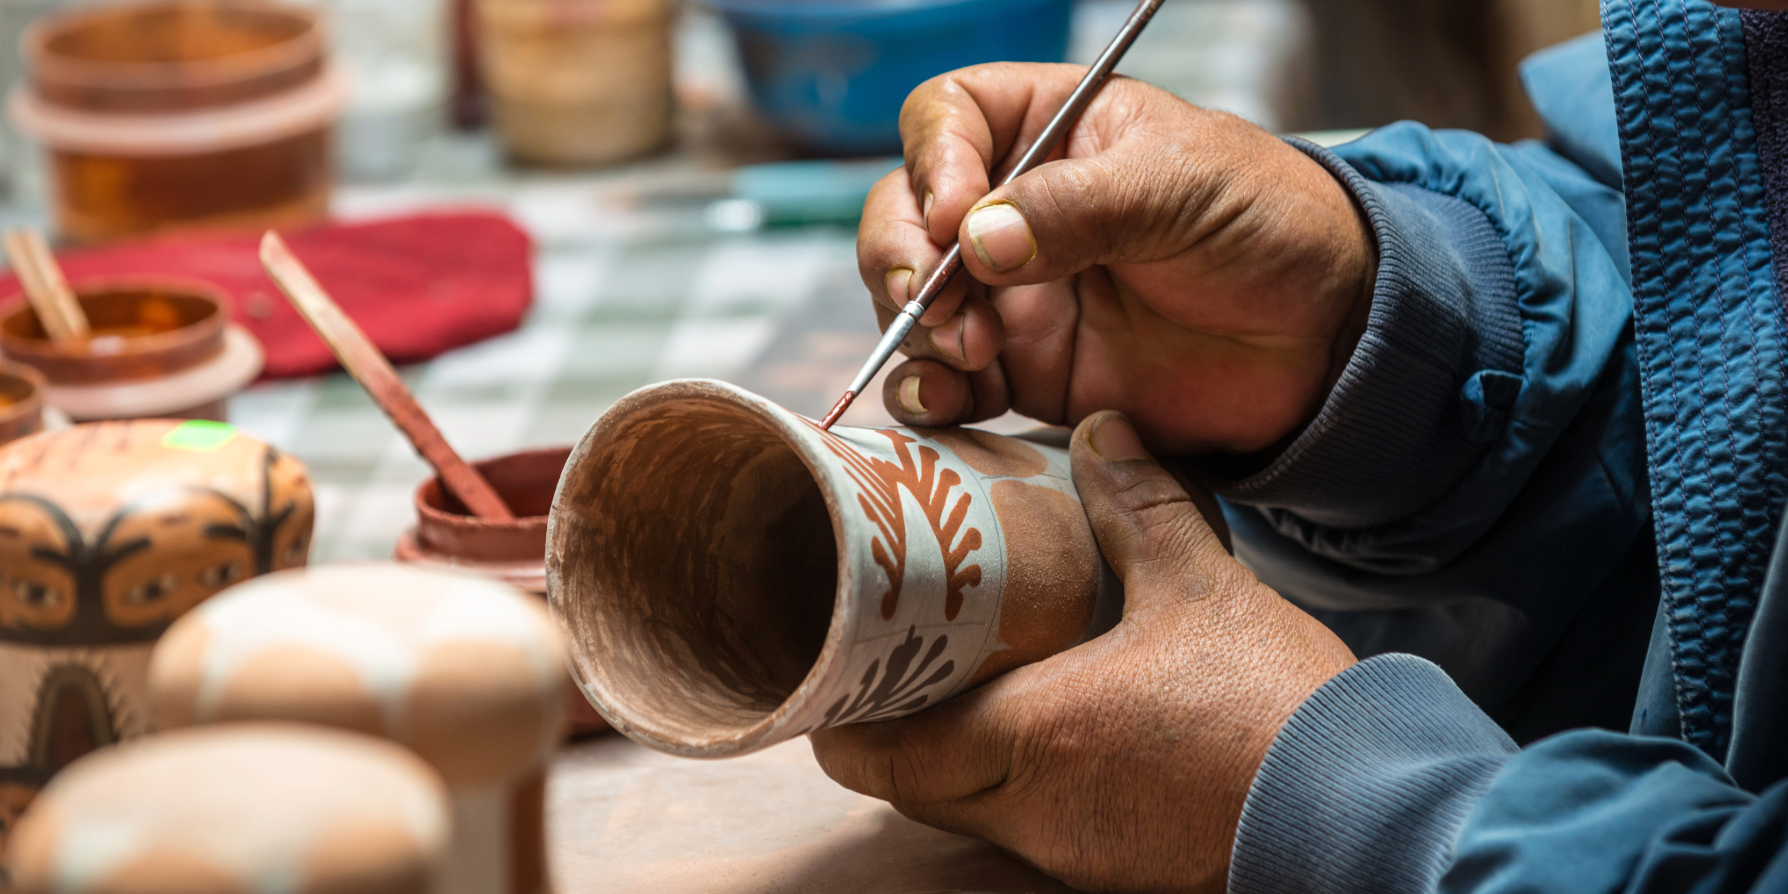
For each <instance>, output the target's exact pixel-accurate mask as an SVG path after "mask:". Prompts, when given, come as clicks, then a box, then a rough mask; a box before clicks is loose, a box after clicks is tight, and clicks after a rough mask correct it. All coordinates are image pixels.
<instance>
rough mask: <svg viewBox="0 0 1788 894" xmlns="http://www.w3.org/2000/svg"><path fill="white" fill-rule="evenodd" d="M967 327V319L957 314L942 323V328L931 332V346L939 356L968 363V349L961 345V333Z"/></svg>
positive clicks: (936, 328)
mask: <svg viewBox="0 0 1788 894" xmlns="http://www.w3.org/2000/svg"><path fill="white" fill-rule="evenodd" d="M967 326H968V317H967V316H966V315H963V314H957V315H956V316H954V317H951V318H950V319H949V320H947V321H945V322H944V325H942V326H936V327H933V328H932V330H931V346H932V347H933V348H935V349H936V350H937V352H938V353H939V354H942V355H944V356H945V357H948V358H950V359H951V360H956V361H959V362H963V363H966V362H968V348H967V347H965V346H964V345H963V343H962V331H963V329H965V328H967Z"/></svg>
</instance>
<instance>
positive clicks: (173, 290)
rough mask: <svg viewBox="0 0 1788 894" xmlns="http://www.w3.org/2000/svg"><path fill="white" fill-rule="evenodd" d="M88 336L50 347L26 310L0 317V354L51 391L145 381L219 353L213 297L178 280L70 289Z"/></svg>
mask: <svg viewBox="0 0 1788 894" xmlns="http://www.w3.org/2000/svg"><path fill="white" fill-rule="evenodd" d="M75 296H76V298H78V299H79V300H80V303H81V309H82V310H83V311H85V312H86V313H87V322H88V325H89V326H91V327H92V336H91V337H90V338H88V339H87V340H85V341H81V342H75V343H71V344H60V345H59V344H56V343H55V342H53V341H50V338H49V335H48V334H47V333H45V332H44V328H43V323H42V322H41V321H39V320H38V319H37V312H36V311H34V310H32V309H31V307H30V305H28V304H25V303H23V299H22V297H21V298H16V299H14V300H15V301H18V302H19V303H17V304H16V305H15V306H13V307H12V308H11V310H10V311H9V312H8V313H6V315H5V316H4V317H0V351H4V352H5V353H6V356H7V357H9V358H11V359H13V360H17V361H18V362H20V363H24V364H28V365H30V366H33V367H36V368H37V370H38V371H39V372H42V373H43V374H44V376H45V377H46V378H48V379H49V380H50V382H51V383H53V384H57V385H91V384H95V383H98V382H117V381H123V380H129V379H150V378H155V377H157V376H165V375H167V374H169V373H174V372H179V371H180V370H183V369H190V368H192V367H194V366H198V365H199V364H201V363H203V362H205V361H206V360H210V359H211V358H213V357H216V356H217V355H218V354H221V353H223V349H224V324H225V323H226V322H227V316H226V314H225V313H224V306H223V299H222V296H221V294H220V293H219V292H218V290H217V289H216V288H214V287H212V286H209V285H206V284H204V283H199V282H187V281H179V280H152V279H132V280H122V279H120V280H101V281H93V282H87V283H82V284H81V285H80V287H79V288H77V289H76V290H75Z"/></svg>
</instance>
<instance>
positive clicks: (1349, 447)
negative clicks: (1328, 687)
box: [1206, 123, 1655, 739]
mask: <svg viewBox="0 0 1788 894" xmlns="http://www.w3.org/2000/svg"><path fill="white" fill-rule="evenodd" d="M1302 148H1303V149H1304V151H1305V152H1307V153H1309V154H1310V155H1311V156H1312V157H1313V158H1315V159H1316V160H1317V161H1318V162H1320V163H1322V164H1324V165H1325V166H1326V167H1327V168H1328V169H1329V171H1330V172H1331V173H1332V174H1333V175H1334V176H1335V177H1336V179H1337V181H1338V182H1340V183H1341V184H1343V185H1344V186H1345V187H1346V188H1347V189H1348V190H1350V191H1351V192H1352V193H1353V195H1354V196H1355V198H1356V200H1357V201H1358V203H1359V206H1360V208H1361V209H1362V210H1363V211H1364V213H1365V215H1366V216H1367V217H1368V218H1369V219H1370V221H1371V225H1372V229H1373V232H1374V234H1375V236H1376V238H1377V244H1378V250H1379V259H1380V263H1379V273H1378V279H1377V282H1376V285H1375V291H1374V294H1373V298H1372V307H1371V310H1370V315H1369V320H1368V324H1367V329H1366V332H1365V334H1364V335H1363V337H1362V338H1361V340H1360V342H1359V345H1358V347H1357V348H1356V349H1355V351H1354V354H1353V356H1352V357H1351V358H1350V360H1349V363H1348V364H1347V366H1346V368H1345V370H1344V371H1343V373H1342V375H1341V377H1340V380H1339V381H1338V382H1337V384H1336V385H1335V387H1334V389H1333V390H1332V391H1331V393H1330V394H1329V396H1328V398H1327V400H1326V402H1325V404H1324V406H1323V407H1322V408H1321V409H1320V410H1319V412H1318V415H1317V416H1316V418H1315V419H1314V420H1313V421H1312V422H1311V423H1310V424H1309V425H1308V426H1307V427H1306V428H1305V429H1304V430H1303V431H1302V432H1301V433H1299V434H1298V435H1297V436H1296V437H1295V438H1294V439H1293V440H1292V441H1291V443H1290V444H1289V445H1288V446H1286V447H1285V449H1283V450H1282V451H1281V452H1280V453H1279V454H1278V455H1276V456H1275V457H1273V458H1272V459H1271V460H1270V461H1269V462H1267V463H1266V464H1265V465H1264V467H1262V468H1258V469H1255V470H1252V471H1251V473H1250V472H1248V471H1247V470H1241V471H1238V470H1236V469H1235V467H1234V465H1233V464H1225V463H1212V462H1210V461H1206V468H1207V470H1208V471H1213V472H1215V474H1216V475H1217V476H1218V477H1219V479H1220V482H1219V484H1218V486H1217V487H1216V488H1215V490H1216V491H1217V493H1218V495H1219V496H1220V497H1221V498H1222V499H1223V501H1224V506H1223V508H1224V513H1225V516H1226V518H1227V520H1228V521H1229V527H1230V530H1231V532H1232V534H1233V535H1234V538H1233V539H1234V544H1235V552H1236V556H1237V558H1239V559H1240V560H1241V561H1242V562H1243V563H1244V564H1246V565H1247V566H1248V567H1249V568H1251V569H1253V570H1254V572H1255V573H1256V574H1257V575H1258V576H1259V577H1260V579H1261V580H1262V581H1263V582H1265V583H1266V584H1267V585H1268V586H1271V587H1273V588H1274V589H1275V590H1277V591H1278V592H1280V593H1281V594H1283V595H1285V596H1286V597H1287V598H1289V599H1291V600H1292V601H1293V602H1295V603H1297V604H1298V605H1299V606H1301V607H1303V608H1304V609H1306V610H1308V611H1310V612H1311V613H1312V614H1314V615H1315V616H1316V617H1317V618H1319V619H1320V620H1322V621H1323V622H1324V623H1325V624H1327V625H1329V627H1330V628H1331V629H1333V630H1334V631H1335V632H1336V633H1337V634H1338V635H1340V636H1341V638H1342V639H1343V640H1344V641H1346V642H1347V644H1348V645H1349V646H1350V647H1351V648H1353V649H1354V651H1355V654H1358V655H1360V656H1362V657H1365V656H1370V655H1376V654H1381V653H1386V652H1407V653H1413V654H1416V655H1420V656H1422V657H1424V658H1427V659H1429V660H1431V661H1434V662H1436V663H1438V664H1439V665H1440V666H1441V667H1442V668H1444V669H1445V670H1446V671H1447V673H1448V674H1450V675H1451V676H1452V677H1453V679H1454V680H1455V681H1456V682H1457V683H1458V684H1459V685H1460V686H1461V687H1462V688H1463V689H1464V691H1465V692H1466V694H1467V695H1468V696H1470V697H1471V698H1472V699H1473V700H1474V701H1475V702H1477V704H1479V705H1480V706H1483V707H1485V708H1486V709H1489V710H1492V711H1495V712H1497V716H1498V717H1499V719H1503V720H1505V721H1508V722H1511V723H1512V722H1513V721H1511V720H1510V715H1508V713H1507V712H1509V711H1517V712H1520V711H1525V710H1526V709H1525V708H1521V707H1520V706H1519V705H1518V702H1519V701H1520V698H1521V693H1522V692H1523V691H1524V690H1523V689H1522V687H1524V686H1526V685H1527V684H1528V682H1529V681H1530V680H1531V679H1532V678H1533V675H1534V674H1535V673H1536V672H1537V671H1538V669H1539V668H1541V666H1542V662H1543V661H1545V659H1546V657H1547V656H1548V655H1549V654H1551V653H1552V652H1553V650H1554V648H1555V647H1556V646H1557V644H1558V643H1559V642H1561V638H1563V637H1566V636H1567V635H1568V632H1569V630H1570V629H1571V626H1572V625H1573V624H1575V623H1576V622H1577V619H1578V618H1579V615H1580V609H1581V607H1582V606H1584V605H1586V604H1592V600H1594V599H1596V598H1597V594H1598V593H1600V592H1601V588H1602V587H1603V586H1604V585H1605V584H1606V583H1607V582H1609V581H1611V580H1616V579H1617V578H1618V577H1619V576H1620V573H1621V572H1623V571H1624V570H1626V569H1627V566H1628V565H1630V564H1633V563H1635V562H1637V563H1638V564H1637V565H1634V566H1633V567H1635V568H1639V567H1640V566H1641V565H1643V566H1644V567H1643V568H1641V569H1640V570H1642V571H1644V573H1645V574H1649V575H1653V576H1655V572H1653V571H1650V570H1649V569H1650V568H1651V567H1653V566H1655V563H1651V564H1649V565H1647V564H1645V562H1642V561H1640V559H1636V558H1633V557H1636V556H1641V554H1642V553H1644V552H1645V550H1644V549H1643V548H1642V546H1643V544H1640V543H1639V541H1640V540H1641V539H1642V537H1643V531H1644V529H1645V525H1646V523H1647V522H1648V521H1649V511H1650V510H1649V504H1648V492H1647V490H1646V486H1645V481H1646V479H1645V468H1646V465H1645V435H1644V427H1643V413H1642V407H1641V402H1640V397H1639V394H1640V388H1639V381H1638V377H1639V366H1638V362H1637V358H1636V353H1635V350H1634V345H1633V339H1632V329H1631V306H1632V296H1631V291H1630V288H1629V286H1628V282H1627V266H1626V255H1625V252H1624V249H1622V246H1623V245H1624V242H1623V240H1624V226H1623V224H1622V223H1621V220H1620V217H1621V214H1622V211H1621V209H1622V207H1623V206H1622V204H1621V198H1620V193H1619V191H1618V190H1616V189H1614V188H1612V187H1610V186H1608V185H1606V184H1604V183H1601V182H1599V181H1598V180H1596V179H1595V178H1594V177H1593V176H1591V175H1590V174H1588V173H1587V172H1585V171H1584V170H1583V169H1582V168H1581V167H1579V166H1577V165H1575V164H1573V163H1572V162H1571V161H1570V160H1569V159H1568V158H1566V157H1564V156H1562V155H1560V154H1558V153H1557V152H1555V151H1553V150H1552V149H1551V148H1550V147H1547V146H1544V145H1540V144H1527V145H1522V146H1504V145H1499V144H1497V143H1494V142H1492V141H1490V140H1488V139H1485V138H1483V137H1481V136H1478V135H1476V134H1469V133H1463V132H1448V131H1433V130H1429V129H1428V128H1425V127H1422V126H1420V125H1416V124H1407V123H1406V124H1399V125H1393V126H1391V127H1387V128H1383V129H1381V130H1379V131H1375V132H1374V133H1372V134H1370V135H1368V136H1366V137H1364V138H1362V139H1360V140H1357V141H1355V142H1353V143H1350V144H1347V145H1345V146H1341V147H1337V149H1336V150H1335V151H1334V152H1332V153H1331V152H1326V151H1324V150H1321V149H1318V148H1316V147H1314V146H1309V145H1307V144H1305V145H1303V146H1302ZM1619 589H1620V591H1621V592H1619V593H1614V594H1611V595H1610V596H1609V599H1608V600H1607V601H1608V602H1610V604H1613V605H1614V606H1615V607H1616V608H1618V609H1621V612H1620V613H1619V614H1620V618H1619V619H1618V621H1619V622H1618V623H1617V622H1616V620H1611V619H1608V618H1603V619H1601V622H1600V627H1599V629H1602V630H1615V629H1618V630H1620V631H1622V635H1620V636H1603V637H1600V639H1598V640H1596V642H1593V643H1592V644H1591V647H1589V648H1590V651H1591V652H1595V651H1596V650H1601V652H1603V653H1606V654H1600V653H1598V654H1595V655H1592V656H1591V658H1592V659H1593V660H1592V663H1594V664H1598V665H1607V666H1609V667H1615V666H1621V667H1624V666H1625V663H1624V662H1626V658H1625V657H1624V656H1626V655H1627V653H1628V652H1631V651H1635V650H1636V651H1637V653H1638V654H1641V655H1642V654H1643V651H1644V646H1645V638H1646V635H1647V634H1648V633H1649V630H1650V621H1651V617H1652V604H1653V602H1655V595H1653V596H1652V597H1651V601H1647V599H1646V596H1645V593H1644V592H1643V591H1642V590H1643V588H1642V587H1626V586H1622V587H1620V588H1619ZM1628 603H1631V604H1630V605H1628ZM1628 615H1631V616H1632V618H1636V620H1633V622H1632V623H1630V624H1629V623H1625V621H1626V620H1630V619H1629V618H1627V616H1628ZM1591 626H1592V627H1596V626H1597V625H1594V624H1592V625H1591ZM1629 628H1631V630H1629ZM1592 639H1596V638H1594V637H1592ZM1629 646H1632V648H1628V647H1629ZM1636 673H1637V671H1636V669H1635V670H1634V674H1635V675H1636ZM1609 679H1611V680H1613V678H1612V677H1610V678H1609ZM1621 682H1622V681H1620V680H1614V681H1613V682H1612V683H1609V684H1608V685H1609V686H1614V685H1615V683H1621ZM1572 685H1573V686H1574V687H1575V688H1573V689H1572V690H1571V692H1570V693H1567V694H1566V695H1563V696H1561V697H1560V698H1561V699H1563V701H1562V702H1561V704H1562V707H1561V708H1560V710H1558V711H1553V712H1551V714H1548V716H1547V719H1545V722H1543V723H1542V722H1539V721H1535V724H1530V726H1533V727H1534V728H1532V729H1529V730H1527V731H1526V732H1524V733H1523V738H1524V739H1525V738H1530V737H1531V735H1530V734H1544V733H1546V732H1550V731H1552V730H1556V729H1561V728H1568V727H1572V726H1578V725H1582V724H1583V723H1586V722H1591V721H1590V716H1591V715H1590V713H1588V709H1587V707H1586V706H1590V705H1594V704H1601V703H1619V702H1623V701H1626V702H1630V700H1631V698H1632V693H1631V691H1630V687H1628V691H1626V692H1625V694H1624V695H1622V694H1620V693H1618V692H1613V691H1611V690H1610V691H1603V690H1597V691H1593V692H1592V691H1588V690H1587V689H1585V688H1584V687H1585V686H1586V685H1587V683H1586V682H1584V681H1578V683H1574V684H1572ZM1622 685H1624V683H1622ZM1616 688H1618V687H1616ZM1603 689H1607V687H1603ZM1579 690H1582V691H1579ZM1552 715H1557V716H1556V717H1554V716H1552ZM1522 716H1523V717H1525V715H1522ZM1601 722H1607V721H1601Z"/></svg>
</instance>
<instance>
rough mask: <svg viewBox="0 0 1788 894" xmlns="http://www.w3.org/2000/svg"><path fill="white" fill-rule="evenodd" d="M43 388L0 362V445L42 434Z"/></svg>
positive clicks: (34, 377) (28, 371)
mask: <svg viewBox="0 0 1788 894" xmlns="http://www.w3.org/2000/svg"><path fill="white" fill-rule="evenodd" d="M44 384H45V383H44V379H43V376H42V375H41V374H40V373H38V371H37V370H35V369H32V368H31V367H29V366H24V365H22V364H18V363H6V362H4V361H0V445H3V444H8V443H11V442H13V441H16V440H18V439H20V438H22V437H24V436H26V435H34V434H37V433H38V432H40V431H43V388H44ZM545 534H546V532H545V530H542V531H541V541H542V543H543V544H544V542H545V540H546V537H545ZM0 598H3V597H0Z"/></svg>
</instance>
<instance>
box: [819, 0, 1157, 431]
mask: <svg viewBox="0 0 1788 894" xmlns="http://www.w3.org/2000/svg"><path fill="white" fill-rule="evenodd" d="M1161 3H1162V0H1141V2H1139V3H1137V4H1136V9H1135V10H1133V11H1132V12H1131V13H1130V17H1129V18H1128V19H1126V20H1125V21H1124V26H1123V27H1122V28H1119V29H1118V33H1117V34H1116V35H1115V36H1113V37H1112V38H1111V43H1109V44H1107V45H1106V47H1105V52H1103V53H1100V54H1099V58H1098V59H1096V60H1094V61H1093V64H1092V66H1091V67H1090V68H1088V69H1087V72H1086V75H1085V76H1084V77H1082V78H1081V79H1080V83H1078V84H1076V85H1074V92H1073V93H1070V94H1068V101H1067V102H1064V103H1062V107H1061V108H1060V109H1057V110H1056V113H1055V117H1054V118H1051V119H1049V123H1048V124H1047V125H1045V126H1044V128H1043V132H1042V133H1040V134H1038V135H1037V139H1036V140H1035V141H1034V142H1032V143H1031V145H1030V148H1029V149H1027V150H1025V153H1024V155H1022V156H1020V157H1019V159H1018V162H1017V164H1014V165H1012V169H1011V170H1009V171H1007V172H1006V176H1004V177H1002V178H1000V182H999V185H1000V186H1005V185H1007V184H1009V183H1011V182H1012V181H1014V180H1017V179H1018V178H1019V177H1022V176H1024V175H1025V174H1027V173H1029V172H1030V171H1031V169H1032V168H1035V167H1036V166H1037V165H1039V164H1042V163H1043V159H1045V158H1048V157H1049V153H1051V152H1054V151H1055V147H1056V144H1057V143H1060V142H1061V140H1062V136H1063V135H1064V134H1066V133H1067V132H1068V129H1069V128H1071V127H1073V126H1074V122H1076V121H1078V120H1080V113H1081V112H1084V111H1086V107H1087V105H1088V104H1089V103H1091V102H1092V101H1093V97H1094V95H1096V94H1097V93H1098V92H1099V88H1100V87H1103V86H1105V82H1106V81H1107V80H1110V78H1111V73H1112V71H1113V70H1115V69H1116V68H1117V64H1118V62H1119V61H1121V60H1122V59H1123V58H1124V54H1125V53H1127V52H1129V51H1130V45H1131V44H1133V43H1135V42H1136V38H1138V37H1140V36H1142V30H1143V29H1144V28H1146V27H1148V24H1149V21H1150V20H1152V19H1153V18H1154V17H1155V13H1156V12H1158V11H1160V9H1161ZM961 269H962V243H960V242H958V243H956V244H955V245H952V246H950V253H949V254H947V255H945V256H944V261H943V263H941V264H939V265H938V266H937V269H936V270H933V271H932V272H931V276H930V277H929V278H927V279H926V280H925V287H924V288H922V289H920V290H919V294H918V296H917V297H915V298H914V299H913V300H912V301H911V302H909V303H908V304H907V306H906V307H904V308H901V311H900V315H899V316H897V317H895V318H894V322H893V325H890V326H889V327H888V332H887V333H886V334H885V335H883V336H882V340H881V343H880V344H877V345H876V346H875V353H874V354H872V355H870V357H869V362H868V363H865V364H863V369H862V370H861V371H860V372H858V373H857V378H856V380H855V381H854V382H852V384H851V387H850V390H848V391H846V392H844V396H843V397H841V398H839V399H838V403H837V404H834V405H833V407H832V412H830V413H827V414H826V419H825V421H824V422H823V423H821V427H823V428H831V427H832V424H833V423H835V422H837V421H838V417H840V416H843V415H844V411H845V410H848V409H850V405H851V402H852V401H854V400H856V399H857V395H859V394H862V393H863V389H865V388H867V387H869V382H870V380H871V379H874V378H875V374H876V373H878V372H881V369H882V366H883V365H884V364H886V363H887V362H888V359H889V358H890V357H893V356H894V352H895V351H897V350H899V349H900V343H901V342H903V341H905V340H906V337H907V335H908V334H909V333H911V332H912V331H913V327H914V326H915V325H917V324H918V322H919V318H920V317H922V316H924V315H925V310H926V308H929V307H930V306H931V302H933V301H935V300H937V296H938V295H939V294H941V293H942V292H943V291H944V287H945V286H947V285H949V284H950V279H951V278H952V277H954V276H955V275H956V272H957V271H958V270H961ZM914 307H917V308H918V310H917V311H913V310H912V308H914ZM903 321H904V322H903ZM896 330H898V332H899V334H898V336H896V334H895V333H896Z"/></svg>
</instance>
